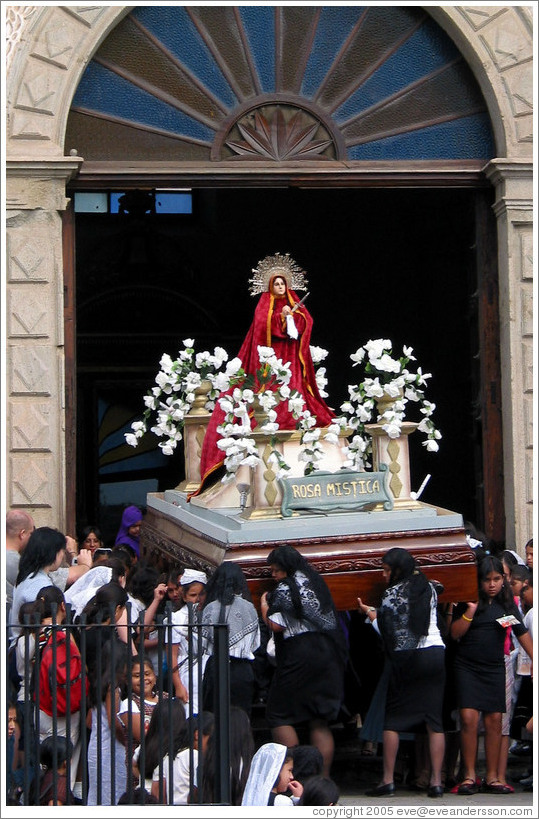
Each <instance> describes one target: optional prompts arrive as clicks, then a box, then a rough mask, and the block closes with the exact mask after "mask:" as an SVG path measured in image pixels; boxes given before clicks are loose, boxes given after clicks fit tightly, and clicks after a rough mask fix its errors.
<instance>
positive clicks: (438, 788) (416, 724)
mask: <svg viewBox="0 0 539 819" xmlns="http://www.w3.org/2000/svg"><path fill="white" fill-rule="evenodd" d="M382 572H383V575H384V579H385V580H386V582H387V584H388V588H387V589H386V591H385V592H384V595H383V597H382V603H381V606H380V608H379V609H378V611H377V610H376V609H375V608H374V607H373V606H367V605H365V604H364V603H363V602H362V600H361V598H358V603H359V608H360V610H361V611H363V613H364V614H366V615H367V617H369V619H370V620H371V622H372V623H373V625H374V627H375V628H376V629H377V630H378V631H379V632H380V634H381V636H382V639H383V642H384V649H385V652H386V657H387V660H388V662H389V663H390V666H389V667H390V673H389V684H388V690H387V697H386V706H385V716H384V733H383V758H384V769H383V779H382V782H381V784H380V785H378V786H377V787H376V788H374V789H372V790H371V791H367V795H368V796H382V797H387V796H393V795H394V793H395V784H394V782H393V774H394V770H395V762H396V759H397V752H398V749H399V734H400V733H402V732H405V731H417V730H424V728H425V726H426V729H427V733H428V738H429V754H430V761H431V778H430V785H429V788H428V791H427V793H428V796H430V797H432V798H437V797H441V796H443V790H444V789H443V787H442V764H443V758H444V750H445V739H444V727H443V722H442V709H443V696H444V685H445V660H444V650H445V646H444V642H443V640H442V636H441V634H440V631H439V629H438V625H437V603H438V597H437V594H436V589H435V587H434V584H433V583H430V582H429V580H428V579H427V578H426V577H425V575H424V574H423V573H422V572H421V571H420V570H419V568H418V566H417V564H416V561H415V559H414V557H413V555H411V554H410V552H408V551H407V550H406V549H401V548H399V547H395V548H393V549H390V550H389V551H388V552H386V553H385V555H384V556H383V558H382Z"/></svg>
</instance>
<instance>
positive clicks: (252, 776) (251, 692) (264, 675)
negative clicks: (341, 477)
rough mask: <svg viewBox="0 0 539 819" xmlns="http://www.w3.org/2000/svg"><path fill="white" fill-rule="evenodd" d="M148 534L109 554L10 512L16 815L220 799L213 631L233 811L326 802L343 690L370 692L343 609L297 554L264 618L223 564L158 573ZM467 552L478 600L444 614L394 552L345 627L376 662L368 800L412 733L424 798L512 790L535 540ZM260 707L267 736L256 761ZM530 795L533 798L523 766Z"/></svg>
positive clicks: (136, 523)
mask: <svg viewBox="0 0 539 819" xmlns="http://www.w3.org/2000/svg"><path fill="white" fill-rule="evenodd" d="M142 519H143V513H142V511H141V510H140V509H138V508H137V507H133V506H131V507H129V508H128V509H126V510H125V512H124V515H123V517H122V520H121V522H120V525H119V530H118V535H117V537H116V538H115V543H114V544H112V545H110V546H107V545H105V543H104V542H103V538H102V535H101V532H100V531H99V528H98V527H96V526H90V527H86V529H85V530H84V531H83V532H82V533H81V535H80V537H79V539H78V540H76V539H74V538H71V537H67V536H65V535H64V534H63V533H61V532H59V531H58V530H56V529H53V528H50V527H46V526H42V527H38V528H36V527H35V526H34V522H33V520H32V518H31V516H30V515H29V514H28V513H26V512H23V511H21V510H12V511H10V512H8V514H7V520H6V537H7V541H6V545H7V555H8V559H7V560H6V568H7V576H6V585H7V605H8V623H9V624H10V639H9V662H8V670H9V680H10V682H9V698H10V702H9V709H8V716H9V719H8V745H7V747H8V756H7V773H8V776H7V781H8V786H9V793H10V799H12V800H13V801H12V803H13V804H20V803H21V800H28V803H29V804H40V805H56V804H58V805H60V804H67V803H69V804H87V805H116V804H129V803H132V804H140V803H156V804H175V805H176V804H178V805H180V804H188V803H196V802H202V803H204V804H212V803H216V802H219V801H220V800H221V799H222V790H221V788H222V782H221V781H220V780H221V777H220V776H219V757H220V745H219V742H220V729H219V727H218V725H219V723H218V710H219V702H220V700H219V685H220V683H219V667H218V662H217V654H216V649H215V641H216V632H215V629H214V625H215V624H216V623H220V624H226V626H227V629H226V634H227V639H228V652H227V654H228V658H229V659H228V676H229V694H230V701H229V706H230V710H229V715H228V720H227V730H228V737H227V742H228V748H229V754H230V759H229V774H230V780H229V782H228V786H229V791H228V794H229V795H228V798H229V800H230V803H231V804H233V805H244V806H245V805H252V806H257V805H276V806H278V805H333V804H337V802H338V799H339V788H338V786H337V784H336V783H335V781H334V780H333V779H332V778H331V775H332V763H333V757H334V750H335V748H334V732H333V730H332V727H333V726H334V725H335V724H336V723H338V722H339V720H343V719H345V715H347V714H349V710H350V708H352V710H353V705H351V704H350V703H347V697H348V693H347V692H348V691H349V690H350V688H354V687H356V688H357V687H358V686H361V674H359V675H357V674H355V669H354V667H353V666H354V662H355V659H354V652H353V650H351V649H353V646H352V645H351V641H352V640H353V639H354V633H353V631H352V630H351V629H350V628H349V622H350V613H342V612H338V611H337V610H336V608H335V605H334V602H333V600H332V597H331V593H330V591H329V588H328V586H327V584H326V583H325V581H324V578H323V577H322V575H320V574H319V573H318V572H317V571H316V570H315V569H314V568H313V567H312V566H311V564H310V563H309V561H308V560H306V559H305V557H304V556H302V555H301V553H300V551H299V550H298V549H296V548H294V547H293V546H291V545H288V544H283V545H280V546H278V547H277V548H275V549H273V550H272V551H270V553H269V554H268V557H267V563H268V566H269V569H270V571H271V575H272V578H273V580H274V588H273V589H272V591H271V592H268V593H265V594H263V595H262V598H261V601H260V611H258V610H257V608H256V607H255V606H254V604H253V601H252V599H251V594H250V591H249V586H248V583H247V581H246V578H245V576H244V573H243V572H242V570H241V568H240V567H239V566H238V565H237V564H236V563H234V562H230V561H224V562H223V563H222V564H221V565H220V566H219V567H217V568H216V569H215V570H213V571H212V572H206V571H202V570H201V569H199V568H195V567H191V566H187V567H183V566H173V567H169V568H168V569H167V571H166V572H165V573H162V572H160V571H159V570H158V569H157V568H156V567H155V566H153V565H151V564H149V563H148V562H147V561H146V560H145V559H144V557H143V555H142V553H141V550H140V541H139V537H140V527H141V523H142ZM470 542H471V543H472V541H470ZM472 545H473V546H474V548H475V554H476V560H477V574H478V593H477V598H476V599H475V600H473V601H470V602H461V601H455V603H454V604H453V603H450V604H445V603H443V604H442V603H440V601H439V600H438V594H439V592H440V585H439V584H437V583H436V582H433V581H429V580H428V579H427V577H426V576H425V574H424V573H423V572H422V571H421V569H420V567H419V566H418V564H417V562H416V560H415V559H414V557H413V556H412V554H411V553H410V552H408V551H407V550H406V549H403V548H392V549H389V550H388V551H387V553H386V554H385V555H384V557H383V559H382V564H381V571H382V573H383V577H384V580H385V583H386V586H387V588H386V591H385V593H384V595H383V597H382V600H381V601H369V600H365V601H364V600H362V599H361V598H358V611H357V612H355V613H354V615H355V617H356V618H359V620H360V621H361V623H362V624H363V625H364V626H365V627H366V628H368V629H370V630H371V631H372V635H373V639H375V640H376V641H378V644H379V647H380V650H381V652H382V653H383V660H384V662H383V668H380V673H379V674H378V677H377V683H376V688H375V690H374V691H373V692H372V695H371V696H370V697H369V698H368V703H367V704H366V706H365V713H363V715H362V717H363V725H364V729H366V728H367V727H368V731H365V733H364V734H363V738H364V739H365V742H367V741H370V742H371V744H372V745H373V746H374V748H377V747H378V745H379V744H381V747H382V759H383V771H382V778H381V781H380V783H379V784H378V785H376V786H375V787H374V788H370V789H369V790H368V791H366V795H367V796H369V797H384V798H387V797H391V796H393V795H394V794H395V792H396V790H397V789H398V787H399V783H398V781H396V776H395V771H396V764H397V759H398V755H399V746H400V742H401V740H402V739H403V738H407V739H409V738H412V739H413V740H414V742H415V745H416V747H417V765H416V770H415V776H416V783H417V787H418V789H419V788H422V789H424V790H425V791H426V792H427V794H428V796H429V797H432V798H441V797H442V796H443V794H444V792H446V791H452V792H454V793H457V794H459V795H462V796H466V795H470V794H475V793H477V792H478V791H479V790H480V789H481V790H483V791H484V792H487V793H493V794H498V795H506V794H511V793H512V792H513V787H512V785H511V784H510V783H509V782H508V781H507V775H506V774H507V760H508V756H509V754H510V753H511V752H514V751H516V750H517V749H519V748H520V749H522V748H523V747H526V746H527V747H528V748H529V747H530V745H531V736H532V734H531V728H532V721H533V695H532V661H531V658H532V638H533V572H532V569H533V541H529V543H528V544H526V549H525V554H526V558H525V559H523V558H521V557H520V556H519V555H518V554H517V553H516V552H512V551H509V550H506V551H500V552H498V553H496V554H495V553H494V552H493V551H492V553H491V551H490V550H489V549H488V548H486V547H485V545H484V543H483V542H479V541H474V542H473V543H472ZM373 602H378V603H379V605H378V606H375V605H373V604H372V603H373ZM270 644H273V647H274V648H273V650H272V651H270V648H269V647H270ZM81 666H84V670H83V672H81ZM51 675H55V680H54V682H53V683H51ZM62 675H63V676H62ZM350 680H352V683H351V682H350ZM356 693H357V692H356ZM352 700H354V697H352ZM29 703H30V704H31V707H29ZM255 703H257V704H258V705H260V703H263V704H264V709H265V724H266V727H267V731H268V732H269V734H270V735H271V739H272V741H271V742H263V743H262V744H261V745H260V747H257V742H256V738H255V736H254V734H253V728H252V723H251V716H252V711H253V707H254V705H255ZM354 704H355V700H354ZM367 706H368V707H367ZM29 720H30V723H29V722H28V721H29ZM25 721H26V724H25ZM481 737H482V738H483V741H484V749H485V762H486V771H485V776H484V778H483V779H481V778H480V777H478V775H477V756H478V743H479V741H480V738H481ZM455 740H456V742H455ZM25 771H26V775H25V773H24V772H25ZM29 780H30V789H29V790H28V781H29ZM522 785H523V787H524V788H526V789H529V790H531V789H532V787H533V775H532V772H531V771H530V773H529V775H527V776H526V777H524V778H523V782H522ZM25 791H26V792H25Z"/></svg>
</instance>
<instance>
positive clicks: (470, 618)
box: [462, 614, 473, 623]
mask: <svg viewBox="0 0 539 819" xmlns="http://www.w3.org/2000/svg"><path fill="white" fill-rule="evenodd" d="M462 619H463V620H466V622H467V623H471V622H472V620H473V617H466V615H465V614H463V615H462Z"/></svg>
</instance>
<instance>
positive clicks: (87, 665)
mask: <svg viewBox="0 0 539 819" xmlns="http://www.w3.org/2000/svg"><path fill="white" fill-rule="evenodd" d="M187 605H188V606H189V620H188V623H187V625H186V626H185V629H186V630H187V644H188V651H187V663H188V683H189V684H188V686H187V687H188V691H189V702H188V703H187V704H186V705H185V714H186V717H188V718H190V719H188V721H187V722H188V735H189V744H188V747H189V748H190V749H191V751H190V764H189V778H190V781H189V802H190V803H192V804H193V803H194V804H220V805H229V804H230V746H229V718H230V683H229V651H228V626H227V624H226V623H213V624H209V626H208V625H207V624H205V625H204V628H205V630H206V629H207V628H208V627H209V628H212V629H213V631H214V634H213V662H214V664H215V686H214V703H213V717H214V725H213V733H214V736H213V737H212V741H214V742H215V744H216V752H215V754H214V755H213V759H214V760H215V770H214V771H212V772H211V774H212V779H213V783H214V791H213V793H214V800H213V801H211V802H203V801H202V787H198V788H197V787H196V786H197V783H198V784H199V785H201V783H202V782H203V781H204V778H205V772H204V755H203V754H202V753H199V754H198V759H197V764H196V765H195V764H194V753H193V749H194V741H195V731H196V730H197V726H198V729H199V735H200V736H201V735H202V725H201V721H202V716H203V714H204V709H203V700H202V697H203V669H202V663H201V662H197V657H198V656H201V651H200V650H199V649H198V647H203V637H202V626H201V624H200V623H199V622H197V620H196V615H195V612H194V609H193V607H192V605H191V604H187ZM129 608H130V607H129V604H128V620H129V621H130V620H131V617H130V612H129ZM66 611H67V616H66V619H65V620H64V621H63V622H61V623H58V622H56V617H55V616H53V622H52V625H51V626H49V627H48V631H47V635H46V636H47V639H48V641H49V648H48V650H49V651H52V668H53V669H57V665H58V663H57V660H58V655H59V652H60V650H62V653H63V652H64V651H65V654H66V666H67V668H70V665H71V660H72V659H73V656H74V654H78V653H79V652H80V657H81V660H82V671H81V675H80V679H78V680H74V681H70V680H69V674H68V675H67V676H68V679H67V682H66V685H65V689H64V686H63V684H62V683H58V679H57V675H56V674H55V673H51V674H50V675H49V680H50V694H51V699H52V708H50V709H49V710H51V711H52V715H51V714H46V713H45V712H44V711H42V709H41V708H40V700H42V699H43V696H44V694H43V691H42V690H41V689H40V683H39V672H40V663H41V659H42V656H43V655H42V650H43V648H42V647H41V648H39V646H38V647H37V648H35V645H36V641H37V642H39V633H40V632H41V634H43V627H42V626H41V625H40V624H39V623H37V622H33V621H31V620H30V618H29V617H28V616H27V617H26V618H25V622H24V624H18V628H19V629H20V636H19V637H18V639H19V641H22V646H21V648H22V654H23V656H24V669H23V674H22V677H23V679H22V680H21V683H22V685H23V690H24V699H23V700H22V701H21V700H18V701H17V710H18V718H19V720H22V728H21V735H22V742H23V746H24V751H25V753H24V766H23V777H22V793H21V794H20V804H24V805H39V804H40V801H39V800H40V787H39V780H40V766H39V760H40V751H41V740H42V739H43V735H44V733H48V735H50V736H51V737H52V740H51V742H52V755H53V765H52V788H51V789H50V790H49V792H48V796H49V797H50V800H52V802H53V804H57V803H58V798H59V797H58V794H59V783H60V778H59V777H60V774H59V773H58V768H59V765H58V762H59V759H60V755H59V751H58V745H59V743H58V739H59V737H62V736H64V737H68V738H69V737H76V736H78V743H79V745H80V763H79V762H78V761H77V759H78V757H77V755H76V754H75V755H74V756H73V757H71V755H70V754H68V755H67V759H66V762H65V781H66V782H67V783H74V782H75V780H77V781H79V782H80V783H81V787H80V791H81V796H80V798H81V799H82V804H84V805H86V804H88V794H89V791H90V783H91V784H92V791H93V795H94V797H95V801H92V804H97V805H101V804H116V801H115V797H114V794H115V791H116V790H117V783H118V782H123V780H124V772H123V771H121V770H118V761H117V759H116V754H115V752H114V747H115V743H114V742H113V737H117V736H119V735H121V732H122V730H123V743H124V747H125V760H126V771H125V792H124V799H126V800H127V802H126V804H136V803H137V795H139V796H140V798H141V799H142V798H143V797H144V793H143V792H142V794H141V789H144V785H145V777H144V770H145V764H146V732H145V730H141V731H140V743H139V745H140V749H139V757H138V770H139V772H140V781H139V782H137V780H136V777H135V774H134V772H133V766H132V764H131V760H132V759H133V754H134V751H135V748H136V747H137V743H136V742H135V740H134V736H133V730H132V728H133V715H134V712H133V707H132V706H133V686H132V668H133V664H134V660H135V658H137V659H138V662H139V663H140V667H141V679H143V669H144V662H145V660H146V659H147V658H148V656H149V652H148V650H147V649H146V648H145V645H144V639H141V636H143V635H144V634H145V626H144V612H142V613H141V614H140V615H139V618H138V620H137V621H136V622H135V623H132V624H130V625H128V626H127V632H125V631H124V636H127V646H122V644H121V641H120V639H119V638H118V632H117V629H116V626H115V625H114V617H113V616H112V617H111V623H112V624H87V623H86V622H85V617H84V615H82V616H81V617H80V619H78V620H77V621H76V622H73V620H72V615H71V611H70V606H66ZM170 613H171V609H170V604H167V609H166V610H165V613H164V615H163V616H161V617H159V618H158V619H157V621H156V622H155V623H153V624H152V626H151V630H152V632H154V633H155V632H156V633H157V646H156V648H155V649H154V656H155V652H156V656H157V668H156V669H155V675H156V695H157V698H158V702H159V703H160V705H161V707H160V708H159V712H158V725H157V728H155V726H154V729H155V730H157V731H158V734H159V747H160V748H164V747H166V748H172V747H173V739H174V728H175V725H174V724H173V716H172V713H173V702H174V700H175V691H174V685H173V677H172V638H173V634H172V631H173V623H172V622H171V618H170ZM111 614H113V613H112V612H111ZM115 632H116V633H115ZM9 633H10V627H9V626H8V636H9ZM64 635H65V637H66V639H65V643H64ZM71 637H72V638H73V640H74V643H73V642H72V641H71V639H70V638H71ZM90 637H91V640H90ZM44 639H45V638H44V637H42V641H43V640H44ZM90 642H91V644H92V650H91V649H90V645H89V643H90ZM62 643H64V645H65V648H64V647H63V646H62ZM8 645H9V639H8ZM61 646H62V648H61ZM129 649H131V650H129ZM36 653H37V661H36ZM9 660H11V661H9ZM122 664H123V669H122V668H121V666H122ZM13 666H14V662H13V658H8V662H7V663H6V666H5V667H6V668H7V669H8V677H10V679H8V685H7V687H6V690H7V691H8V692H11V696H10V698H8V699H13V694H14V693H15V692H14V689H13V679H12V674H10V668H11V669H13ZM118 666H120V673H118ZM90 669H91V670H90ZM107 681H111V688H110V689H109V690H112V686H113V688H114V690H116V689H118V690H121V692H122V699H124V698H126V699H127V703H128V708H127V723H126V725H125V727H124V728H123V729H121V728H120V726H119V725H117V717H116V713H113V714H112V717H113V722H114V727H112V726H111V728H110V737H109V736H107V734H106V733H104V727H105V729H106V726H103V725H102V721H101V708H98V706H102V705H103V704H104V703H105V700H106V698H107V697H106V695H107V685H108V682H107ZM195 681H196V684H195ZM75 685H76V686H77V689H82V690H81V692H80V708H79V709H78V710H76V711H75V710H73V709H72V701H73V695H74V691H75V689H74V686H75ZM64 690H65V693H64ZM195 690H198V698H197V699H198V701H197V702H193V693H194V691H195ZM78 698H79V697H78V695H77V699H78ZM64 699H65V714H64V713H63V711H64V709H63V707H62V708H61V709H60V710H59V707H58V706H59V700H61V701H62V705H63V700H64ZM92 709H93V710H94V726H93V728H91V726H90V725H89V724H88V722H87V718H88V715H89V714H90V713H91V712H92ZM113 710H114V712H115V710H116V709H115V708H114V709H113ZM98 712H99V713H98ZM135 713H136V712H135ZM96 716H99V719H96ZM143 716H144V688H143V687H142V694H141V703H140V718H141V719H143ZM156 719H157V716H156ZM109 722H110V721H109ZM43 723H45V726H44V725H43ZM77 726H79V730H77ZM44 727H45V729H46V731H44V730H43V729H44ZM92 730H93V731H95V740H96V742H95V746H94V747H95V753H96V756H95V760H94V761H95V762H96V764H95V768H94V767H93V765H92V768H91V769H90V766H89V765H88V764H87V749H88V745H89V741H90V735H91V731H92ZM64 744H65V743H64ZM108 751H110V752H108ZM107 753H108V756H107ZM173 763H174V757H173V754H169V755H168V770H165V766H164V765H163V756H162V755H160V759H159V766H158V767H159V796H158V799H159V803H161V804H169V805H172V804H174V768H173ZM75 766H77V768H76V769H75ZM163 780H166V792H165V788H164V784H163ZM66 790H67V792H66V803H67V804H69V803H71V802H73V796H72V793H71V790H70V788H69V787H67V789H66ZM107 794H110V801H104V800H106V799H107Z"/></svg>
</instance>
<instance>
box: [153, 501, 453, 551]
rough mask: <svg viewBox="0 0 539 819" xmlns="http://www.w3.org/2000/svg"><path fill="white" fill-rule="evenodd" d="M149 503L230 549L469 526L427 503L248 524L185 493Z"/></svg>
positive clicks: (235, 514) (238, 515)
mask: <svg viewBox="0 0 539 819" xmlns="http://www.w3.org/2000/svg"><path fill="white" fill-rule="evenodd" d="M147 505H148V507H149V508H151V509H155V511H157V512H160V513H161V514H163V515H166V516H167V517H169V518H170V519H172V520H175V521H177V522H178V524H180V525H185V526H187V527H189V528H191V529H194V530H195V531H197V532H200V533H201V534H203V535H206V536H207V537H209V538H212V539H214V540H217V541H218V542H220V543H223V544H224V545H227V546H228V545H235V544H244V543H253V542H257V541H263V542H273V541H275V542H277V541H282V540H283V539H290V540H293V539H296V538H297V539H300V538H304V537H313V536H316V537H330V536H332V537H335V536H348V535H362V534H379V533H382V532H411V531H418V530H419V531H420V530H428V529H430V530H432V529H440V530H443V529H455V528H462V527H463V519H462V515H460V514H459V513H457V512H452V511H450V510H448V509H442V508H440V507H436V506H430V505H428V504H421V506H420V508H419V509H394V510H392V511H389V512H386V511H383V510H380V511H369V512H357V511H356V512H332V513H331V514H323V513H322V514H312V513H310V514H301V515H297V516H294V517H292V518H280V519H278V520H272V519H271V520H270V519H267V520H265V519H258V520H246V519H244V518H242V517H241V511H240V508H239V507H235V508H229V509H219V510H216V509H207V508H204V507H200V506H191V504H190V503H188V502H187V499H186V495H185V493H183V492H180V491H178V490H176V489H168V490H166V491H165V492H164V493H163V494H152V493H150V494H149V495H148V497H147Z"/></svg>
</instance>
